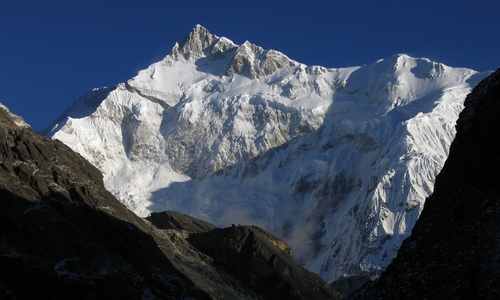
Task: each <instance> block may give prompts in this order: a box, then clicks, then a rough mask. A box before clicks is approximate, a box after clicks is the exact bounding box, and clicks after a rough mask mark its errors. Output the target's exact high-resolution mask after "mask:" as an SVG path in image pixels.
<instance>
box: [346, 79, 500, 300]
mask: <svg viewBox="0 0 500 300" xmlns="http://www.w3.org/2000/svg"><path fill="white" fill-rule="evenodd" d="M499 126H500V70H498V71H496V72H495V73H494V74H492V75H491V76H489V77H488V78H486V79H485V80H483V81H482V82H481V83H480V84H479V85H478V86H477V87H476V88H475V89H474V90H473V92H472V93H471V94H470V95H468V96H467V99H466V100H465V108H464V110H463V112H462V113H461V114H460V117H459V119H458V121H457V134H456V137H455V140H454V141H453V143H452V145H451V148H450V155H449V158H448V159H447V161H446V163H445V165H444V167H443V169H442V171H441V172H440V174H439V176H438V177H437V179H436V185H435V189H434V192H433V194H432V196H430V197H429V199H428V200H427V201H426V203H425V207H424V210H423V212H422V215H421V217H420V219H419V220H418V221H417V224H416V225H415V227H414V229H413V231H412V234H411V236H410V237H409V238H408V239H406V240H405V241H404V243H403V245H402V246H401V249H400V251H399V252H398V255H397V257H396V259H395V260H394V261H393V262H392V263H391V264H390V265H389V267H388V268H387V271H386V272H384V273H383V274H382V276H381V277H380V278H379V279H378V280H377V281H375V282H373V283H370V284H369V285H367V286H364V287H363V288H362V289H361V290H360V291H358V292H357V293H356V294H355V295H353V296H352V299H402V298H405V299H498V298H500V289H499V287H500V271H499V270H500V257H499V253H500V231H499V228H500V190H499V187H500V175H499V170H500V158H499V155H498V145H499V144H500V134H499V132H498V128H499Z"/></svg>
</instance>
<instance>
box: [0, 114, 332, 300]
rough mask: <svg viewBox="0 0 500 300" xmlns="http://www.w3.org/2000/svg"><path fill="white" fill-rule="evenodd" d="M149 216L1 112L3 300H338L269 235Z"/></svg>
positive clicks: (66, 151) (176, 216) (65, 150)
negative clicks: (129, 206)
mask: <svg viewBox="0 0 500 300" xmlns="http://www.w3.org/2000/svg"><path fill="white" fill-rule="evenodd" d="M149 220H150V221H147V220H144V219H141V218H139V217H138V216H137V215H135V214H134V213H133V212H131V211H130V210H128V209H127V208H126V207H125V206H124V205H123V204H121V203H120V202H119V201H118V200H117V199H116V198H115V197H114V196H112V195H111V193H109V192H108V191H106V189H105V188H104V186H103V182H102V174H101V173H100V172H99V171H98V170H97V169H96V168H95V167H94V166H92V165H91V164H90V163H89V162H88V161H86V160H85V159H84V158H83V157H81V156H80V155H78V154H76V153H75V152H73V151H72V150H71V149H70V148H69V147H67V146H66V145H64V144H62V143H61V142H59V141H54V140H51V139H48V138H45V137H43V136H40V135H38V134H37V133H35V132H34V131H33V130H32V129H31V128H30V127H29V126H28V125H27V124H26V123H24V121H23V120H22V119H21V118H19V117H17V116H15V115H13V114H11V113H10V112H9V111H8V110H7V108H5V107H3V106H0V265H1V268H0V298H2V299H35V298H39V299H42V298H43V299H89V298H109V299H111V298H113V299H115V298H117V297H119V298H121V299H340V294H338V293H337V292H336V291H335V290H333V288H331V287H330V286H329V285H327V284H326V283H325V282H324V281H323V280H321V279H320V278H319V276H317V275H315V274H312V273H310V272H309V271H307V270H305V269H303V268H302V267H301V266H300V265H299V264H298V263H297V262H296V261H295V260H294V259H293V258H292V256H291V250H290V249H289V248H288V246H287V245H286V243H285V242H283V241H282V240H281V239H278V238H277V237H275V236H273V235H271V234H270V233H267V232H265V231H264V230H262V229H259V228H253V227H252V228H241V230H243V231H244V232H246V234H244V235H235V234H234V230H233V229H231V228H229V229H218V228H216V227H215V226H214V225H212V224H209V223H207V222H204V221H201V220H197V219H195V218H192V217H189V216H186V215H183V214H180V213H176V212H162V213H157V214H153V215H152V216H150V219H149ZM151 222H152V223H151ZM153 224H155V225H156V226H155V225H153ZM238 232H239V231H238ZM250 236H251V238H250ZM215 237H217V238H215ZM203 241H210V242H209V244H205V243H203ZM249 247H250V248H249ZM243 248H244V249H247V250H245V251H243V252H242V251H241V250H242V249H243ZM220 253H225V254H226V255H227V257H224V256H220V255H218V254H220ZM228 259H230V260H228ZM234 262H240V263H241V265H234V264H233V263H234ZM231 268H233V269H231ZM238 270H239V271H238ZM241 270H244V271H245V272H243V273H242V272H241ZM291 271H293V273H294V274H292V275H290V274H289V272H291ZM297 276H298V277H297ZM297 278H300V279H301V280H297ZM271 279H272V280H273V281H272V282H273V283H274V284H275V285H270V284H269V283H268V284H267V285H265V289H263V286H262V284H263V283H267V282H268V280H271Z"/></svg>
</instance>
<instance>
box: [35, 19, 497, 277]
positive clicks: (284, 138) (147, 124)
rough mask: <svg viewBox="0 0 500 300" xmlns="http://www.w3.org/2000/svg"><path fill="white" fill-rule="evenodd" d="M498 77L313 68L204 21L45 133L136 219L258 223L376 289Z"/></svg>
mask: <svg viewBox="0 0 500 300" xmlns="http://www.w3.org/2000/svg"><path fill="white" fill-rule="evenodd" d="M488 74H489V72H484V73H479V72H476V71H474V70H471V69H467V68H453V67H449V66H446V65H444V64H441V63H436V62H433V61H431V60H429V59H426V58H413V57H410V56H408V55H404V54H397V55H394V56H391V57H388V58H385V59H381V60H379V61H377V62H374V63H372V64H368V65H365V66H356V67H350V68H325V67H321V66H307V65H304V64H301V63H299V62H296V61H294V60H292V59H290V58H288V57H287V56H286V55H285V54H283V53H281V52H278V51H275V50H265V49H263V48H261V47H259V46H257V45H254V44H251V43H250V42H248V41H247V42H245V43H243V44H242V45H236V44H234V43H233V42H232V41H231V40H229V39H227V38H224V37H218V36H216V35H213V34H211V33H210V32H209V31H208V30H206V29H205V28H203V27H202V26H200V25H197V26H195V27H194V28H193V30H192V32H191V33H190V34H189V35H188V36H187V37H186V38H184V39H183V40H181V41H179V42H178V43H176V44H175V46H174V47H173V48H172V50H171V51H170V53H169V54H168V55H167V56H166V57H165V58H164V59H163V60H161V61H159V62H157V63H154V64H152V65H150V66H149V67H148V68H147V69H145V70H142V71H140V72H139V73H138V75H137V76H136V77H134V78H132V79H130V80H129V81H127V82H125V83H120V84H118V85H117V86H116V87H107V88H101V89H94V90H92V91H89V92H88V93H87V94H86V95H84V96H82V97H81V98H80V99H78V100H77V101H75V103H74V104H73V105H72V106H71V107H69V108H68V109H67V110H66V111H65V112H64V113H63V114H62V115H61V116H60V117H59V118H58V119H57V120H56V121H54V123H53V124H52V125H51V126H50V127H49V129H48V130H47V131H46V132H45V134H46V135H48V136H50V137H52V138H55V139H59V140H61V141H62V142H64V143H65V144H67V145H68V146H70V147H71V148H72V149H74V150H75V151H76V152H78V153H80V154H81V155H82V156H84V157H85V158H87V159H88V160H89V161H90V162H91V163H93V164H94V165H95V166H97V167H98V168H99V169H100V170H101V171H102V173H103V176H104V182H105V185H106V188H107V189H109V190H110V191H111V192H112V193H113V194H114V195H115V196H116V197H117V198H118V199H119V200H120V201H121V202H123V203H124V204H125V205H126V206H127V207H129V208H130V209H131V210H133V211H134V212H135V213H137V214H138V215H139V216H142V217H145V216H147V215H148V214H150V213H151V212H157V211H164V210H174V211H179V212H182V213H185V214H189V215H192V216H194V217H197V218H200V219H203V220H206V221H209V222H211V223H214V224H216V225H218V226H228V225H231V224H253V225H258V226H261V227H263V228H265V229H267V230H269V231H271V232H273V233H275V234H276V235H278V236H280V237H283V238H284V239H285V240H286V241H287V242H288V243H289V245H290V246H291V248H292V249H293V250H294V253H295V257H296V258H297V259H298V260H299V261H301V263H302V264H303V265H304V266H305V267H306V268H308V269H309V270H311V271H313V272H316V273H318V274H320V275H321V276H322V277H323V278H324V279H325V280H326V281H328V282H332V281H334V280H336V279H338V278H340V277H343V276H353V275H362V276H368V277H376V276H378V274H380V272H381V271H382V270H384V269H385V267H386V266H387V265H388V264H389V263H390V261H391V260H392V259H393V258H394V257H395V255H396V253H397V250H398V248H399V246H400V245H401V243H402V241H403V240H404V239H405V238H406V237H407V236H408V235H409V234H410V233H411V229H412V228H413V225H414V224H415V222H416V220H417V218H418V217H419V214H420V212H421V210H422V208H423V203H424V201H425V199H426V197H427V196H428V195H429V194H430V193H431V192H432V190H433V186H434V178H435V176H436V175H437V173H438V172H439V171H440V169H441V167H442V166H443V164H444V161H445V159H446V157H447V155H448V148H449V146H450V144H451V142H452V140H453V138H454V135H455V128H454V126H455V122H456V120H457V118H458V114H459V112H460V111H461V110H462V108H463V101H464V99H465V96H466V95H467V94H468V93H469V92H470V91H471V89H472V87H474V86H475V85H476V84H477V83H478V82H479V81H480V80H481V79H483V78H484V77H486V76H487V75H488Z"/></svg>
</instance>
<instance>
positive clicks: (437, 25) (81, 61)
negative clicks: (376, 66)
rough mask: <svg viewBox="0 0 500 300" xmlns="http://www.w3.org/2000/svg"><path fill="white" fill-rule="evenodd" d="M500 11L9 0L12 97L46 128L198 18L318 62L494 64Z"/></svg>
mask: <svg viewBox="0 0 500 300" xmlns="http://www.w3.org/2000/svg"><path fill="white" fill-rule="evenodd" d="M499 11H500V3H499V2H498V1H496V0H475V1H472V0H470V1H460V0H455V1H448V0H433V1H428V0H423V1H422V0H421V1H404V0H387V1H384V0H370V1H368V0H365V1H356V0H344V1H335V0H330V1H327V0H323V1H320V0H316V1H314V0H312V1H305V0H304V1H293V0H289V1H272V0H268V1H238V0H232V1H210V0H205V1H190V0H177V1H165V0H163V1H162V0H142V1H137V0H136V1H131V0H122V1H109V0H99V1H97V0H86V1H83V0H82V1H74V0H64V1H55V0H44V1H38V0H32V1H24V0H0V102H2V103H4V104H5V105H7V106H8V107H9V108H10V109H11V110H12V111H13V112H14V113H16V114H19V115H21V116H23V117H24V118H25V119H26V121H27V122H28V123H29V124H31V125H32V127H33V128H35V129H37V130H39V129H42V128H44V127H45V126H47V125H48V124H49V123H50V122H51V121H52V120H53V119H54V118H56V117H57V115H59V114H60V113H61V112H62V111H63V110H64V109H65V108H66V107H67V106H69V105H70V104H71V103H72V102H73V101H74V100H76V99H77V98H78V97H79V96H81V95H82V94H83V93H85V92H86V91H87V90H89V89H92V88H95V87H102V86H111V85H116V84H118V83H120V82H124V81H126V80H128V79H130V78H132V77H133V76H135V75H136V74H137V72H138V71H139V70H141V69H144V68H146V67H147V66H148V65H150V64H151V63H154V62H156V61H158V60H161V59H162V58H163V57H164V56H166V55H167V54H168V53H169V51H170V49H171V48H172V46H173V45H174V43H175V42H176V41H178V40H181V39H182V38H183V37H184V36H186V35H187V34H188V33H189V32H190V30H191V29H192V27H194V25H196V24H201V25H203V26H204V27H205V28H207V29H208V30H209V31H210V32H211V33H213V34H216V35H218V36H225V37H227V38H229V39H231V40H232V41H234V42H235V43H237V44H241V43H243V42H244V41H245V40H249V41H250V42H252V43H254V44H257V45H259V46H262V47H263V48H265V49H275V50H278V51H281V52H283V53H285V54H286V55H287V56H289V57H290V58H292V59H294V60H297V61H299V62H301V63H305V64H308V65H322V66H325V67H348V66H357V65H364V64H371V63H373V62H375V61H376V60H378V59H380V58H385V57H388V56H391V55H393V54H397V53H405V54H409V55H411V56H415V57H427V58H430V59H432V60H435V61H437V62H442V63H444V64H446V65H449V66H453V67H468V68H472V69H475V70H478V71H486V70H494V69H497V68H499V67H500V22H499V21H498V12H499Z"/></svg>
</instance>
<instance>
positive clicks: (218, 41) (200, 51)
mask: <svg viewBox="0 0 500 300" xmlns="http://www.w3.org/2000/svg"><path fill="white" fill-rule="evenodd" d="M233 48H236V45H235V44H234V43H233V42H232V41H230V40H229V39H227V38H219V37H218V36H216V35H214V34H211V33H210V32H209V31H208V30H207V29H206V28H205V27H203V26H201V25H199V24H198V25H196V26H194V27H193V29H192V30H191V32H190V33H189V35H187V36H186V37H185V38H184V39H183V40H181V41H180V42H177V43H176V44H175V46H174V48H173V49H172V51H171V53H170V55H171V56H172V57H173V58H175V59H176V60H178V59H179V58H180V57H183V58H184V59H185V60H195V59H198V58H202V57H204V56H209V55H211V54H212V55H216V54H217V53H221V52H225V51H228V50H231V49H233Z"/></svg>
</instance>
